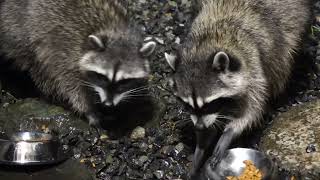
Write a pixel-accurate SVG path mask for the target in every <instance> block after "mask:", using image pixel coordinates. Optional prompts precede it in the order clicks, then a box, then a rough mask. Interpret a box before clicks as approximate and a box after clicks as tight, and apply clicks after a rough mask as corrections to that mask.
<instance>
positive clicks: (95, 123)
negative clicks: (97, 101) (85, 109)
mask: <svg viewBox="0 0 320 180" xmlns="http://www.w3.org/2000/svg"><path fill="white" fill-rule="evenodd" d="M86 117H87V119H88V121H89V125H90V126H91V127H94V128H100V127H101V125H100V120H101V118H100V117H99V116H98V115H96V114H94V113H88V114H87V115H86Z"/></svg>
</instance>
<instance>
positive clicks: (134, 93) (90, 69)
mask: <svg viewBox="0 0 320 180" xmlns="http://www.w3.org/2000/svg"><path fill="white" fill-rule="evenodd" d="M89 41H90V45H91V49H90V50H89V51H88V52H86V53H85V54H84V56H83V57H82V59H81V60H80V64H79V65H80V71H81V73H82V75H83V78H84V85H85V86H88V87H89V88H91V89H92V90H93V91H95V93H96V94H98V96H99V102H98V103H102V104H104V105H106V106H109V107H111V106H117V105H118V104H119V103H120V102H124V101H130V100H131V99H134V98H137V97H140V96H142V93H143V90H146V87H145V85H146V82H147V78H148V75H149V71H150V70H149V63H148V61H147V59H146V57H147V56H149V55H150V54H152V52H153V51H154V49H155V46H156V43H155V42H152V41H151V42H147V43H145V44H143V46H142V47H138V46H137V45H136V44H135V43H136V42H130V41H128V40H127V39H118V40H114V41H108V44H106V43H105V42H104V41H103V39H102V38H100V37H98V36H95V35H90V36H89Z"/></svg>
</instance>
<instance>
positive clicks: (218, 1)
mask: <svg viewBox="0 0 320 180" xmlns="http://www.w3.org/2000/svg"><path fill="white" fill-rule="evenodd" d="M199 2H201V3H202V5H201V6H202V7H201V11H200V12H199V14H198V16H197V17H196V18H195V20H194V21H193V24H192V26H191V30H190V32H189V34H188V36H187V41H186V42H185V43H184V44H182V47H181V48H180V49H179V50H178V52H177V53H176V54H175V55H172V54H171V55H170V54H165V56H166V60H167V62H168V63H169V65H170V67H171V68H172V69H173V70H174V74H173V75H172V78H171V80H170V84H171V86H172V89H173V92H174V94H175V96H177V97H178V98H179V99H180V100H181V101H182V103H184V104H185V105H186V107H187V108H188V109H189V111H190V113H191V120H192V122H193V123H194V125H195V128H196V135H197V147H196V151H195V156H194V160H193V171H192V174H196V173H197V172H199V170H200V168H201V167H202V166H203V164H204V162H205V160H206V159H205V157H206V156H207V155H208V154H209V155H213V156H214V158H213V159H214V161H215V162H217V161H219V160H220V159H221V157H222V156H223V153H224V152H225V151H226V150H227V148H228V147H229V146H230V144H231V143H232V140H234V139H235V138H236V137H238V136H239V135H241V134H242V132H243V131H244V130H248V129H250V128H252V127H254V126H256V125H259V123H260V120H261V115H262V114H263V111H264V109H265V106H266V102H267V101H268V99H270V98H273V97H276V96H277V95H279V93H280V92H281V91H283V90H284V88H285V86H286V82H287V80H288V78H289V76H290V72H291V69H292V65H293V63H294V61H293V55H294V54H295V53H296V51H297V50H298V48H299V45H300V43H301V40H302V36H303V34H304V33H305V31H306V27H307V25H308V24H309V23H310V22H311V11H312V9H311V3H310V2H309V1H306V0H202V1H199ZM216 129H222V130H223V133H222V135H221V136H220V137H216V136H217V131H216ZM215 138H218V142H217V144H216V145H215V147H214V151H213V154H212V152H207V151H206V150H207V149H208V147H209V146H212V145H213V144H212V141H213V139H215Z"/></svg>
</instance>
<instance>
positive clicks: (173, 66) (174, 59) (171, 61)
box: [164, 53, 177, 71]
mask: <svg viewBox="0 0 320 180" xmlns="http://www.w3.org/2000/svg"><path fill="white" fill-rule="evenodd" d="M164 57H165V58H166V61H167V63H168V64H169V66H170V67H171V69H173V70H174V71H175V70H176V63H177V56H176V55H172V54H168V53H164Z"/></svg>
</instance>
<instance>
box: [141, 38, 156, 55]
mask: <svg viewBox="0 0 320 180" xmlns="http://www.w3.org/2000/svg"><path fill="white" fill-rule="evenodd" d="M156 46H157V43H156V42H154V41H149V42H146V43H144V44H143V45H142V47H141V49H140V53H141V54H142V55H143V56H145V57H147V56H150V55H151V54H152V53H153V51H154V50H155V49H156Z"/></svg>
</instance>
